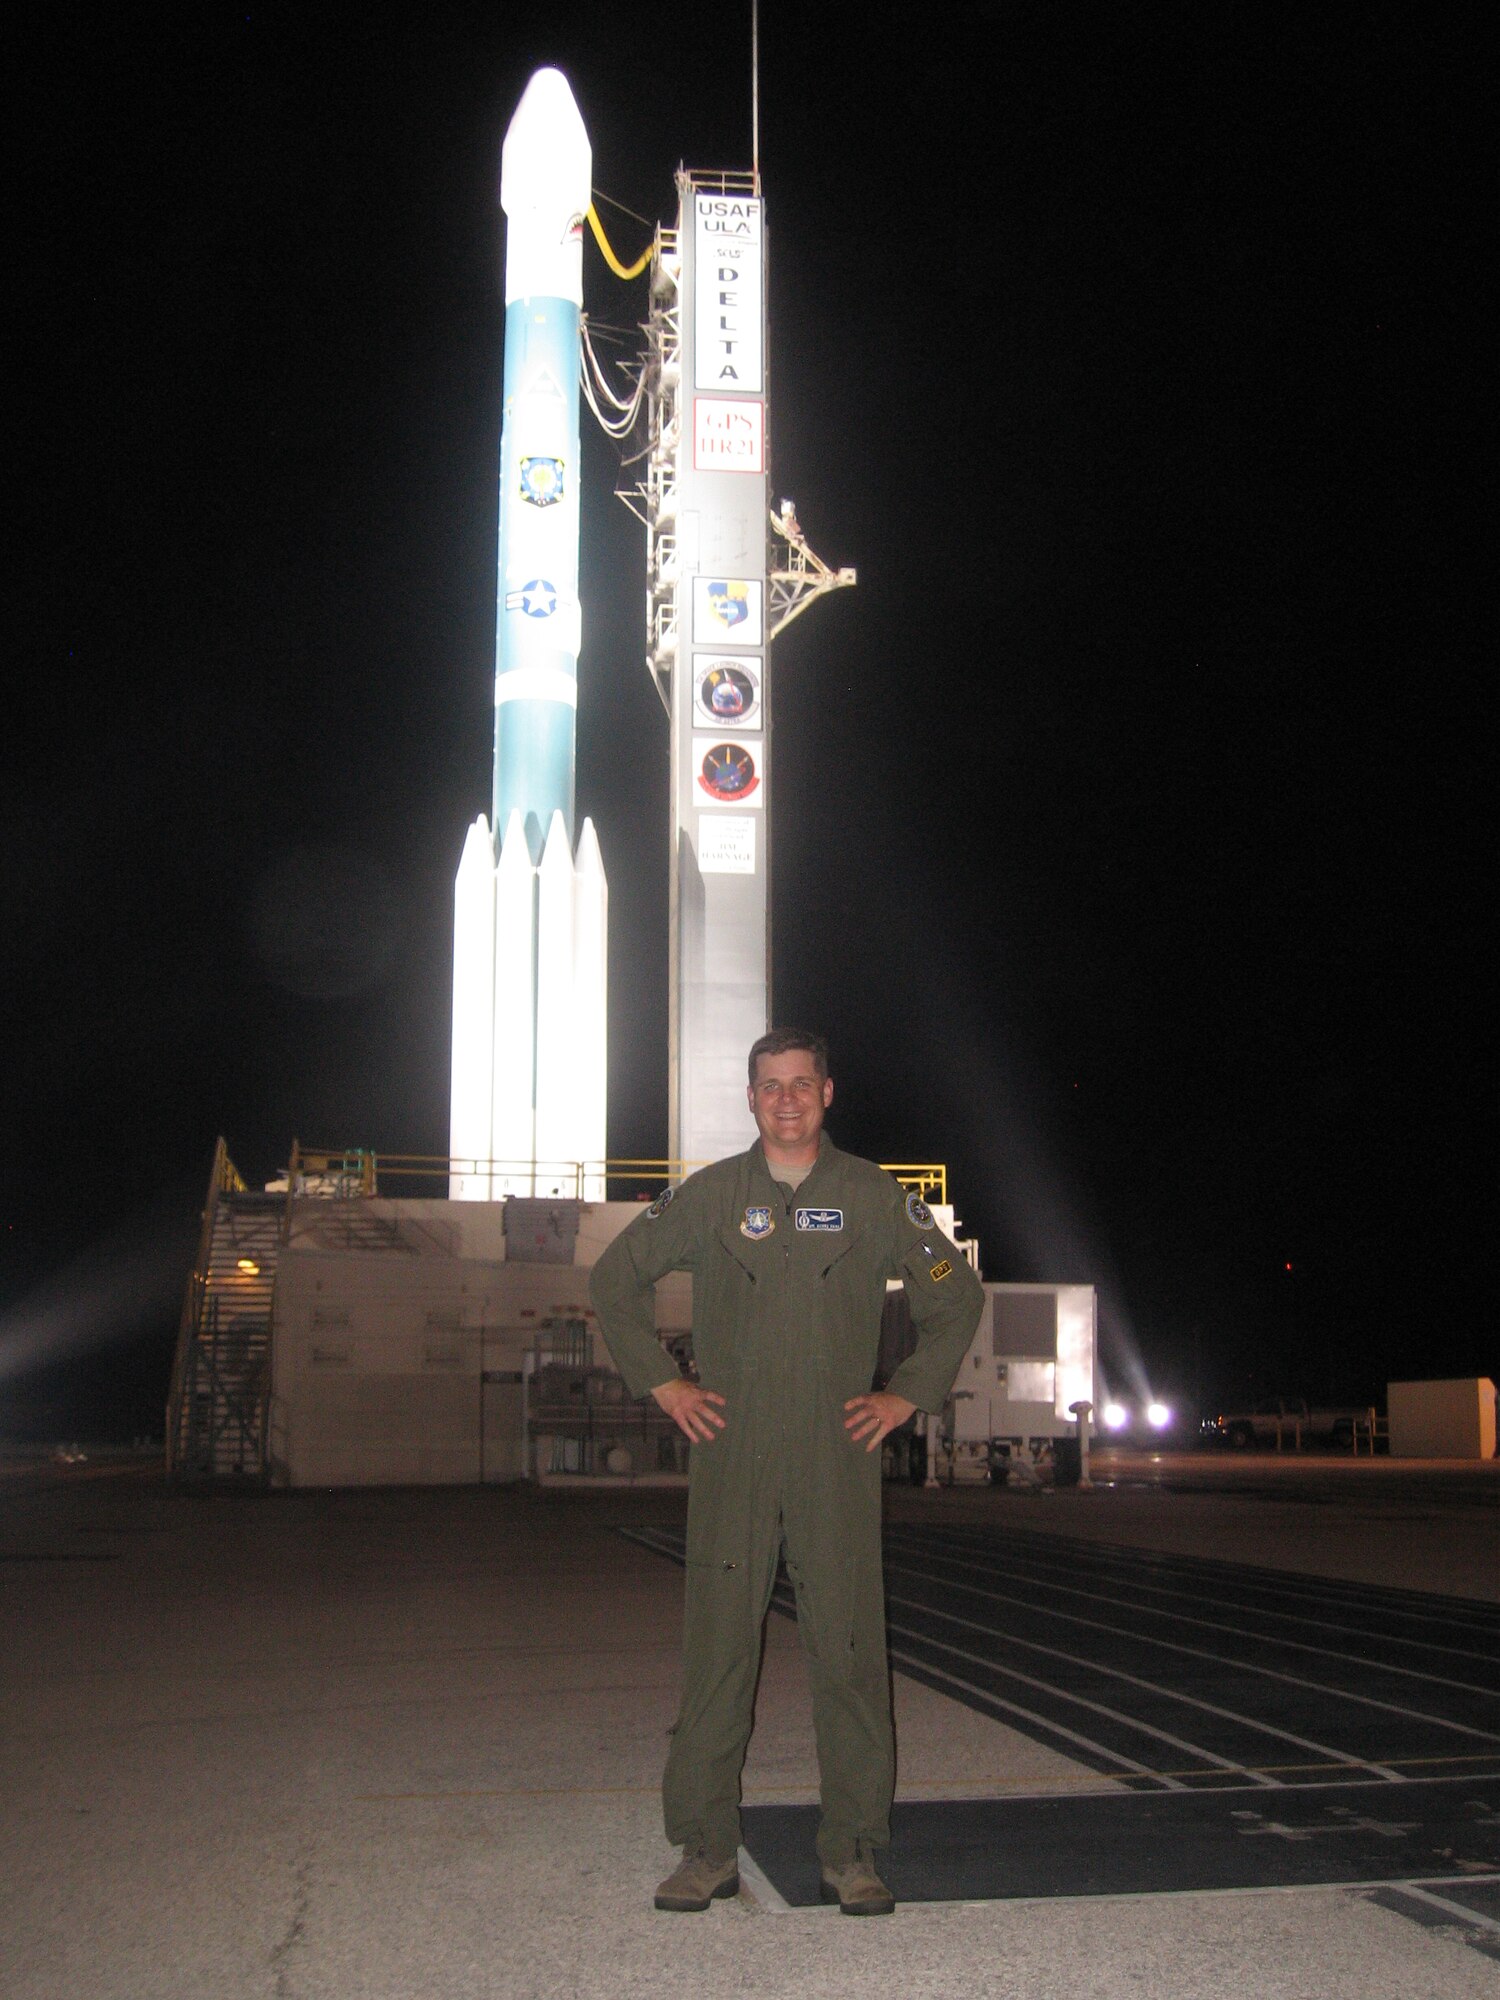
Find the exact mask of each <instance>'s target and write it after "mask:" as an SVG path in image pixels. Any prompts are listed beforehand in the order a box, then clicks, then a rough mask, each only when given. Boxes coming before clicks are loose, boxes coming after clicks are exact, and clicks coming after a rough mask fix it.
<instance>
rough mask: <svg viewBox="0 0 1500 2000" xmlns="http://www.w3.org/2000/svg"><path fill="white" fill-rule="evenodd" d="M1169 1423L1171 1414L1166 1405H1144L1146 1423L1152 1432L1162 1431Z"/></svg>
mask: <svg viewBox="0 0 1500 2000" xmlns="http://www.w3.org/2000/svg"><path fill="white" fill-rule="evenodd" d="M1171 1421H1172V1412H1171V1410H1170V1408H1169V1407H1168V1406H1167V1404H1165V1403H1148V1404H1147V1405H1146V1422H1147V1423H1148V1424H1150V1426H1151V1428H1152V1430H1154V1431H1164V1430H1165V1429H1166V1427H1167V1425H1168V1424H1169V1423H1171Z"/></svg>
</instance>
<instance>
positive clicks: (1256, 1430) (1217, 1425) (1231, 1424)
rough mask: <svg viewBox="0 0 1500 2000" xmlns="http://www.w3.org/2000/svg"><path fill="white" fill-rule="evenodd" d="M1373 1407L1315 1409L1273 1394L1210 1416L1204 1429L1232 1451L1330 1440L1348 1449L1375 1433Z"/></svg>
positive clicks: (1299, 1446)
mask: <svg viewBox="0 0 1500 2000" xmlns="http://www.w3.org/2000/svg"><path fill="white" fill-rule="evenodd" d="M1375 1426H1376V1417H1375V1411H1374V1409H1373V1407H1370V1406H1366V1407H1364V1408H1362V1409H1361V1408H1356V1407H1354V1406H1353V1405H1347V1406H1339V1407H1335V1408H1325V1409H1318V1408H1314V1407H1311V1406H1309V1405H1308V1404H1307V1403H1305V1402H1303V1401H1302V1400H1300V1399H1288V1398H1287V1397H1285V1396H1272V1397H1269V1398H1268V1399H1267V1400H1266V1401H1264V1402H1260V1403H1257V1404H1256V1405H1255V1407H1254V1409H1252V1410H1232V1411H1229V1412H1227V1413H1224V1414H1221V1415H1219V1416H1217V1417H1210V1418H1209V1420H1208V1421H1207V1423H1205V1425H1204V1427H1203V1428H1204V1432H1205V1434H1206V1435H1207V1436H1208V1437H1209V1438H1210V1440H1211V1441H1212V1440H1214V1439H1217V1440H1219V1441H1221V1442H1222V1443H1224V1444H1227V1445H1228V1446H1229V1447H1230V1449H1231V1450H1233V1451H1248V1450H1249V1449H1250V1447H1251V1446H1252V1445H1261V1446H1266V1445H1274V1446H1275V1447H1276V1449H1277V1450H1278V1451H1300V1450H1301V1449H1302V1447H1303V1446H1304V1445H1307V1444H1325V1445H1327V1444H1331V1445H1334V1446H1337V1447H1338V1448H1340V1449H1341V1450H1345V1451H1347V1450H1348V1449H1349V1448H1350V1447H1351V1446H1352V1445H1354V1444H1356V1443H1368V1442H1369V1440H1371V1439H1372V1438H1373V1437H1374V1435H1375Z"/></svg>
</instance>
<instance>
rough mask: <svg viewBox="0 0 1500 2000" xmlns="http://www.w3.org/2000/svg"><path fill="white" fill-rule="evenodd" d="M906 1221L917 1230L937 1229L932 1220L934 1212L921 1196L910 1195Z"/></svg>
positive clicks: (907, 1198) (907, 1200)
mask: <svg viewBox="0 0 1500 2000" xmlns="http://www.w3.org/2000/svg"><path fill="white" fill-rule="evenodd" d="M906 1219H907V1221H908V1222H910V1223H911V1224H912V1226H913V1227H914V1228H916V1229H935V1228H936V1227H937V1224H936V1223H935V1222H934V1221H933V1219H932V1210H931V1209H930V1208H929V1207H928V1206H927V1204H926V1202H925V1201H923V1199H922V1197H921V1196H920V1195H919V1194H909V1195H908V1196H907V1197H906Z"/></svg>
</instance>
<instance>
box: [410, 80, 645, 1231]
mask: <svg viewBox="0 0 1500 2000" xmlns="http://www.w3.org/2000/svg"><path fill="white" fill-rule="evenodd" d="M592 166H593V162H592V155H591V152H590V148H589V141H588V134H587V132H586V131H585V130H584V126H583V120H582V118H581V117H580V116H579V112H578V106H577V105H576V104H575V103H574V101H573V93H572V91H571V90H570V89H569V88H568V84H567V80H566V78H565V77H564V76H563V75H562V74H561V73H560V72H559V71H558V70H555V69H541V70H538V71H537V72H536V74H535V75H534V76H533V77H532V79H531V81H530V83H528V84H527V86H526V89H525V91H524V93H523V94H522V97H521V102H520V104H519V105H518V106H517V107H516V113H515V116H514V117H513V118H512V120H511V122H510V128H509V130H508V131H507V132H506V135H505V144H504V148H503V150H502V153H501V168H500V202H501V206H502V208H503V209H504V211H505V216H506V243H505V402H504V414H503V418H502V423H501V431H500V559H499V576H498V587H497V593H496V598H497V602H496V646H495V782H494V799H493V820H492V821H489V820H486V819H485V818H484V817H483V816H481V817H480V818H479V819H477V820H476V821H475V822H474V824H473V826H472V827H470V829H469V835H468V839H467V840H466V842H465V844H464V852H463V858H462V860H461V862H460V864H459V870H458V879H457V881H456V883H455V885H454V938H453V1077H452V1100H451V1106H450V1122H449V1135H450V1136H449V1152H450V1153H451V1155H452V1156H453V1157H452V1163H451V1168H450V1178H449V1194H450V1196H451V1197H452V1198H453V1199H454V1200H477V1201H485V1200H500V1199H502V1198H503V1197H505V1196H506V1195H511V1194H538V1195H547V1194H560V1195H575V1194H580V1195H582V1196H583V1197H584V1198H585V1199H588V1200H596V1201H597V1200H602V1199H603V1197H604V1109H605V1095H606V1056H605V1036H606V1008H605V1003H606V984H605V967H606V957H607V950H606V924H607V915H608V892H607V888H606V885H605V880H604V867H603V862H602V859H601V857H600V853H599V842H598V839H597V837H596V836H595V833H594V829H593V825H592V823H591V822H590V821H588V820H585V821H584V824H583V831H582V833H581V834H580V836H579V839H578V849H577V855H576V857H575V855H574V852H573V745H574V722H575V717H576V713H577V708H578V653H579V648H580V644H581V637H582V633H581V622H582V621H581V617H580V612H579V602H578V498H579V489H578V378H579V370H580V359H581V357H580V338H579V316H580V313H581V310H582V305H583V236H582V221H583V217H584V215H585V213H586V211H587V209H588V206H589V200H590V186H591V179H592Z"/></svg>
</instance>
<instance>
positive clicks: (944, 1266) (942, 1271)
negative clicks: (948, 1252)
mask: <svg viewBox="0 0 1500 2000" xmlns="http://www.w3.org/2000/svg"><path fill="white" fill-rule="evenodd" d="M952 1276H953V1266H952V1265H951V1264H950V1263H949V1262H948V1259H947V1258H946V1257H945V1258H944V1259H943V1261H942V1263H941V1264H934V1265H933V1267H932V1282H933V1283H934V1284H936V1283H937V1281H938V1279H939V1278H951V1277H952Z"/></svg>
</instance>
